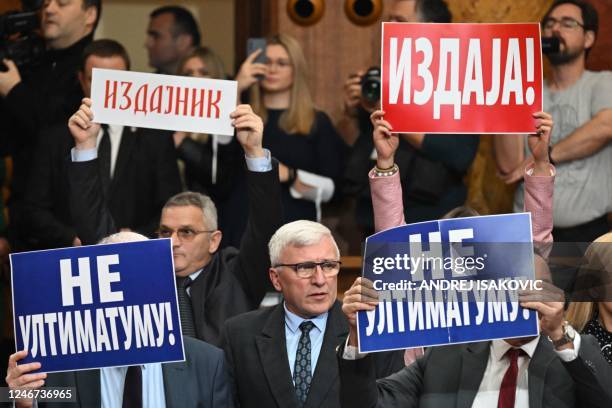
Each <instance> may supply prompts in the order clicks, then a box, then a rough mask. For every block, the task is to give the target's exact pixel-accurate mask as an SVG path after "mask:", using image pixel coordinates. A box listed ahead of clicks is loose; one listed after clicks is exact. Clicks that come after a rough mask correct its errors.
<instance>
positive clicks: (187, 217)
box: [160, 205, 204, 226]
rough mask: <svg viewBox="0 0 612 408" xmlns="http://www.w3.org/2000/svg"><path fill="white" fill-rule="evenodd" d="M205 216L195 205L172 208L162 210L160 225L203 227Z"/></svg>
mask: <svg viewBox="0 0 612 408" xmlns="http://www.w3.org/2000/svg"><path fill="white" fill-rule="evenodd" d="M203 215H204V213H203V212H202V209H201V208H199V207H196V206H194V205H175V206H170V207H166V208H164V209H163V210H162V214H161V220H160V224H161V225H166V226H169V225H170V224H177V223H180V224H181V225H203V224H204V217H203Z"/></svg>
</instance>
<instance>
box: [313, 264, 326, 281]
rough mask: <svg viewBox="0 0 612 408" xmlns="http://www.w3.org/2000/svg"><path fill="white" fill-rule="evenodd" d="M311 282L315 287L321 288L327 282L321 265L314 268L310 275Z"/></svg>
mask: <svg viewBox="0 0 612 408" xmlns="http://www.w3.org/2000/svg"><path fill="white" fill-rule="evenodd" d="M311 282H312V283H313V284H314V285H317V286H323V285H325V282H327V277H326V276H325V273H324V272H323V268H322V267H321V265H317V266H316V268H315V271H314V273H313V274H312V278H311Z"/></svg>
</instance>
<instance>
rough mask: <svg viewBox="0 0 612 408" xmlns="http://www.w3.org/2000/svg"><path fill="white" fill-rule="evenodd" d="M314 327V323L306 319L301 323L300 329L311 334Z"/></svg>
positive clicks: (303, 332)
mask: <svg viewBox="0 0 612 408" xmlns="http://www.w3.org/2000/svg"><path fill="white" fill-rule="evenodd" d="M313 327H314V323H313V322H311V321H309V320H304V321H303V322H302V323H301V324H300V330H301V331H302V334H310V331H311V330H312V328H313Z"/></svg>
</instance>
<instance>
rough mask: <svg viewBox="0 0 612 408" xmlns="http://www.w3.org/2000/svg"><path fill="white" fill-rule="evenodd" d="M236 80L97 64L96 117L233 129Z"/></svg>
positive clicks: (142, 123) (133, 122) (122, 122)
mask: <svg viewBox="0 0 612 408" xmlns="http://www.w3.org/2000/svg"><path fill="white" fill-rule="evenodd" d="M237 89H238V88H237V83H236V81H227V80H220V79H206V78H191V77H185V76H176V75H161V74H147V73H142V72H130V71H116V70H111V69H98V68H94V70H93V77H92V84H91V99H92V101H93V103H92V110H93V113H94V122H97V123H109V124H116V125H125V126H136V127H143V128H153V129H165V130H181V131H186V132H197V133H209V134H217V135H233V134H234V128H233V126H232V124H231V119H230V116H229V115H230V113H231V112H233V111H234V110H235V109H236V99H237V95H238V94H237V92H238V90H237Z"/></svg>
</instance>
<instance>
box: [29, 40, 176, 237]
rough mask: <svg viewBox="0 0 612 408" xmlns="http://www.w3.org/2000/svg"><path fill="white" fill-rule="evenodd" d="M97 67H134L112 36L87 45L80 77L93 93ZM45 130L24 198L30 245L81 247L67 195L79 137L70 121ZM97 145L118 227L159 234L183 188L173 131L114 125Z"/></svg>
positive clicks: (99, 136)
mask: <svg viewBox="0 0 612 408" xmlns="http://www.w3.org/2000/svg"><path fill="white" fill-rule="evenodd" d="M94 68H107V69H114V70H119V71H127V70H129V69H130V59H129V56H128V54H127V51H126V50H125V48H124V47H123V46H122V45H121V44H120V43H118V42H117V41H114V40H109V39H99V40H95V41H93V42H92V43H91V44H89V45H88V46H87V47H86V48H85V50H84V51H83V53H82V56H81V63H80V69H79V72H78V77H79V81H80V84H81V88H82V89H83V93H84V95H86V96H88V97H89V95H90V94H91V81H92V71H93V69H94ZM75 108H76V107H75ZM42 134H43V135H44V137H41V138H40V140H39V143H38V145H37V147H36V149H35V153H34V155H33V156H32V157H33V159H34V160H33V161H32V163H31V164H30V166H31V170H30V178H29V182H28V185H29V188H28V191H27V193H26V196H25V208H26V209H27V211H28V218H27V219H25V220H24V221H23V225H24V227H25V228H26V230H27V231H28V240H27V242H28V243H29V245H30V248H31V249H49V248H61V247H67V246H73V245H79V244H80V243H81V237H79V236H78V234H77V233H76V230H75V225H74V222H73V219H72V214H71V211H70V203H69V194H68V191H69V188H70V187H69V185H68V157H69V156H70V149H71V148H72V147H73V146H74V140H73V138H72V136H71V135H70V131H69V130H68V128H67V127H66V124H65V123H62V124H61V125H57V126H51V127H47V128H45V129H44V130H43V132H42ZM96 147H97V152H96V153H97V154H98V155H99V156H100V157H101V159H100V160H98V164H99V166H100V172H101V174H102V177H103V180H104V181H103V185H104V187H103V190H104V197H105V199H106V202H107V205H108V208H109V211H110V213H111V214H112V215H113V219H114V220H115V223H116V225H117V227H118V228H120V229H130V230H132V231H137V232H139V233H141V234H143V235H147V236H149V237H152V236H154V235H155V230H156V229H157V226H158V224H159V212H160V210H161V208H162V207H163V205H164V203H165V202H166V200H167V199H168V198H170V197H172V196H173V195H174V194H176V193H178V192H180V191H181V186H180V179H179V173H178V167H177V165H176V159H175V157H176V154H175V151H174V146H173V143H172V134H171V133H170V132H168V131H164V130H157V129H146V128H135V127H130V126H121V125H117V124H110V125H107V126H104V127H103V128H102V129H100V130H99V132H98V134H97V136H96ZM89 243H94V242H89Z"/></svg>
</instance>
